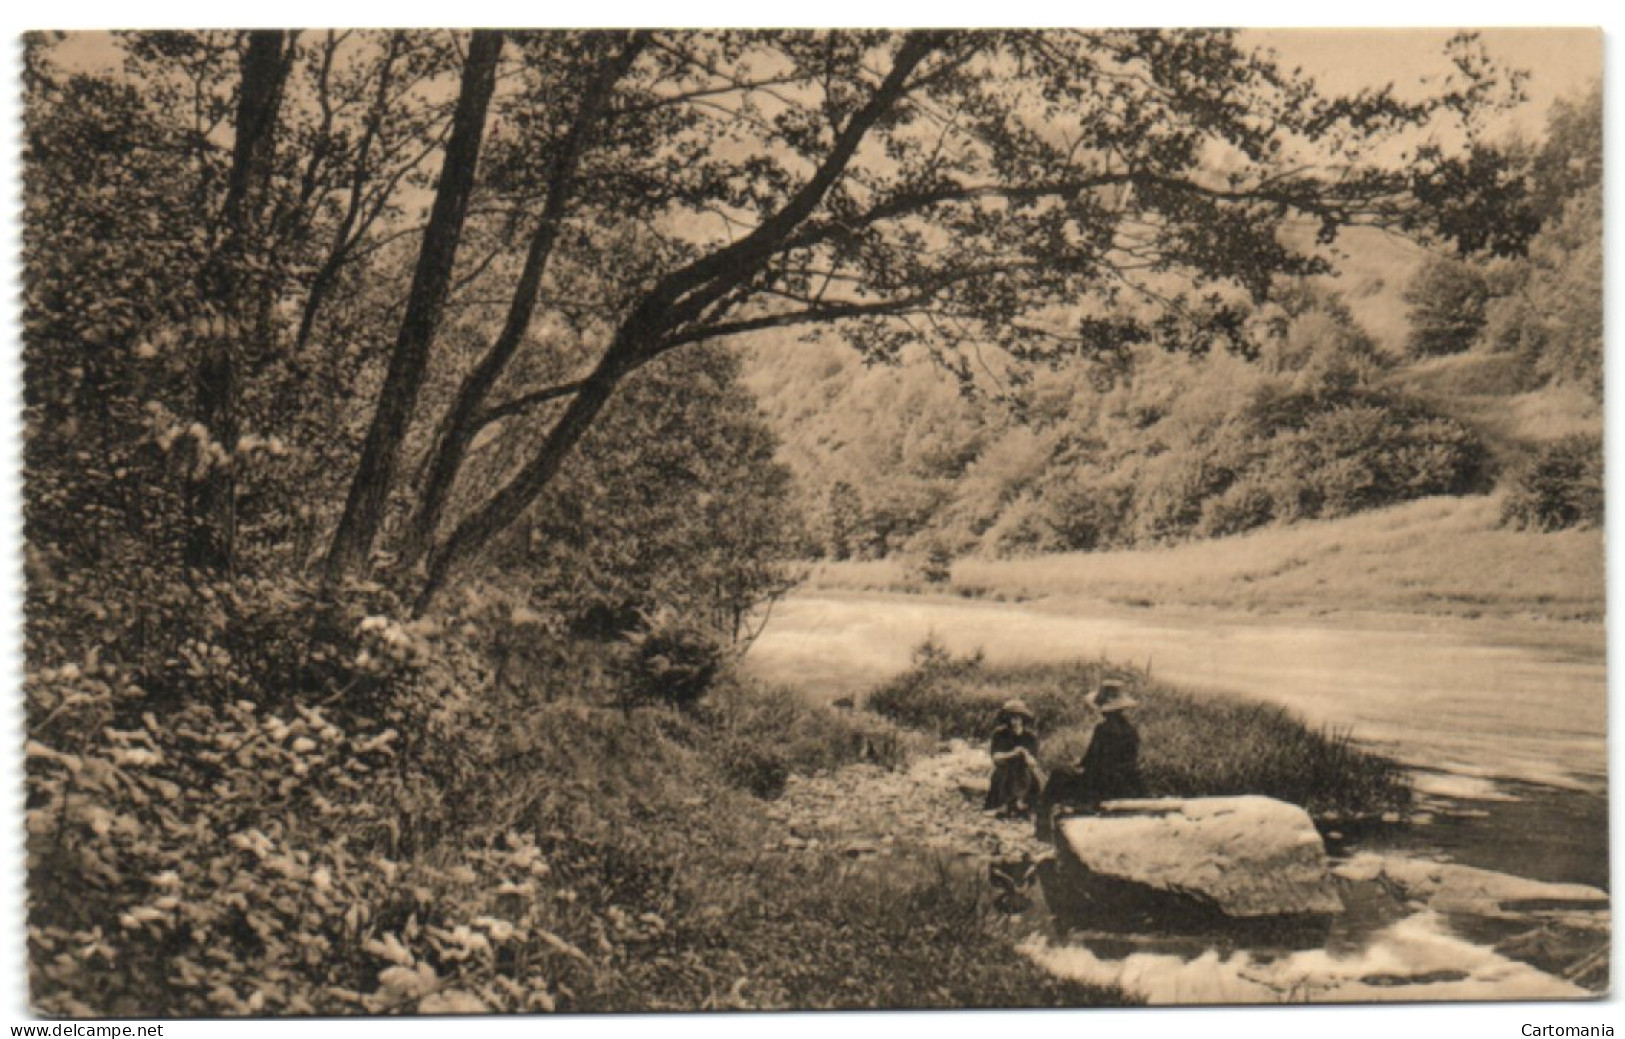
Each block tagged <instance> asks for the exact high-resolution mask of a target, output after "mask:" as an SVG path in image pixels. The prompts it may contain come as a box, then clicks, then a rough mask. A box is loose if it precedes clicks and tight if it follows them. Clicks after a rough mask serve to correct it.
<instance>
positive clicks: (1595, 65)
mask: <svg viewBox="0 0 1625 1039" xmlns="http://www.w3.org/2000/svg"><path fill="white" fill-rule="evenodd" d="M1486 13H1488V12H1486ZM1456 32H1457V30H1455V29H1310V30H1303V29H1297V30H1264V31H1260V30H1251V31H1248V32H1246V33H1244V36H1243V38H1244V39H1246V40H1247V41H1249V42H1253V43H1257V44H1259V45H1262V46H1267V47H1271V48H1273V49H1274V50H1275V51H1277V52H1278V53H1279V54H1280V56H1281V59H1282V63H1283V64H1284V65H1286V66H1287V67H1292V66H1294V65H1301V66H1302V67H1303V70H1304V71H1305V72H1307V73H1309V74H1310V75H1311V76H1313V77H1314V78H1315V80H1316V81H1317V82H1319V83H1320V84H1321V85H1322V86H1323V87H1325V88H1327V89H1330V90H1337V91H1348V90H1355V89H1358V88H1360V87H1362V86H1379V85H1382V84H1384V83H1387V82H1392V83H1393V84H1394V86H1395V88H1396V90H1398V91H1400V92H1401V93H1403V92H1405V90H1406V88H1407V87H1416V86H1418V85H1419V82H1420V77H1422V76H1434V77H1437V76H1440V75H1443V74H1446V73H1449V72H1450V71H1452V69H1451V66H1450V64H1449V62H1448V61H1447V60H1446V59H1445V57H1444V46H1445V43H1446V41H1448V40H1449V39H1450V37H1451V36H1453V35H1454V34H1455V33H1456ZM1479 35H1480V39H1481V40H1482V42H1483V44H1484V49H1485V50H1486V51H1487V52H1488V53H1489V54H1490V55H1491V57H1493V58H1496V59H1497V60H1499V61H1502V62H1504V63H1505V64H1506V65H1508V66H1510V67H1512V68H1516V69H1521V70H1524V71H1527V72H1528V73H1529V79H1528V81H1527V82H1526V83H1525V84H1524V93H1526V94H1527V95H1528V100H1527V101H1526V102H1524V103H1523V104H1522V105H1520V106H1518V108H1517V109H1516V110H1514V111H1512V112H1510V113H1507V114H1506V115H1504V116H1502V117H1500V118H1499V119H1498V120H1496V122H1495V124H1493V125H1495V126H1496V128H1497V129H1502V130H1509V129H1516V130H1518V131H1519V132H1521V133H1522V134H1523V136H1525V137H1529V138H1534V137H1538V136H1539V134H1540V133H1541V132H1542V130H1543V129H1544V127H1545V125H1546V112H1547V111H1548V110H1549V109H1550V108H1551V106H1552V102H1554V101H1556V100H1557V99H1558V98H1560V97H1567V96H1572V95H1574V94H1576V93H1580V92H1582V91H1584V90H1586V89H1587V88H1588V87H1589V85H1590V83H1591V82H1592V81H1593V80H1594V79H1596V78H1598V77H1599V76H1601V75H1602V57H1603V36H1602V32H1601V31H1600V30H1598V29H1595V28H1589V29H1575V28H1567V29H1563V28H1551V29H1527V28H1526V29H1483V30H1479Z"/></svg>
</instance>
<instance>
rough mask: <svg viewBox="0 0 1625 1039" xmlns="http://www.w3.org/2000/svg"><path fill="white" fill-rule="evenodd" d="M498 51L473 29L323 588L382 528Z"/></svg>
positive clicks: (442, 295)
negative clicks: (402, 308) (401, 311)
mask: <svg viewBox="0 0 1625 1039" xmlns="http://www.w3.org/2000/svg"><path fill="white" fill-rule="evenodd" d="M501 51H502V33H501V32H500V31H497V30H483V29H482V30H475V32H474V35H473V39H472V40H471V41H470V43H469V48H468V60H467V61H466V62H465V63H464V65H463V77H462V86H461V89H460V92H459V94H458V97H457V109H456V112H455V113H454V114H453V116H452V130H451V138H450V140H449V141H447V143H446V159H445V163H444V165H443V166H442V167H441V171H440V186H439V188H438V189H437V190H436V191H435V198H434V207H433V208H432V209H431V210H430V213H429V225H428V227H427V228H426V229H425V230H424V233H423V247H422V249H421V251H420V252H419V253H418V264H417V270H416V271H415V272H414V274H413V276H412V291H411V294H410V295H409V296H408V297H407V303H406V314H405V316H404V317H403V318H402V319H401V328H400V333H399V335H398V336H397V337H396V340H395V349H394V352H393V353H391V354H390V358H389V371H388V373H387V374H386V375H385V376H384V385H383V389H382V390H380V391H379V394H378V410H377V411H376V412H375V413H374V414H373V418H372V425H371V427H370V428H368V430H367V439H366V441H365V443H364V444H363V445H362V448H361V461H360V463H359V465H358V466H357V467H356V472H355V476H354V478H353V479H352V480H351V482H350V493H349V496H348V497H347V498H346V500H345V503H344V515H343V517H342V518H341V519H340V520H339V526H338V530H337V531H336V532H335V533H334V535H333V543H332V545H331V547H330V548H329V549H328V553H327V560H326V563H325V566H324V576H325V577H326V579H327V580H328V581H336V580H339V579H340V578H342V577H343V576H344V575H346V574H350V573H357V572H360V571H362V570H363V569H364V568H365V567H366V563H367V557H368V554H369V553H370V552H371V551H372V544H373V541H374V539H376V538H377V536H378V528H379V527H380V526H381V525H382V522H383V516H384V504H385V502H386V501H387V500H388V497H389V490H390V484H391V483H393V481H394V478H395V467H396V464H397V463H398V461H399V458H400V450H401V442H402V440H403V439H404V438H405V436H406V427H407V425H408V423H410V422H411V419H412V411H413V408H414V406H415V405H416V403H417V396H418V391H419V389H421V388H422V385H423V377H424V373H425V371H426V370H427V368H428V364H429V348H430V347H431V345H432V344H433V342H434V336H435V332H436V330H437V329H438V327H439V324H440V317H441V314H442V312H443V311H444V310H445V304H446V297H447V295H448V293H449V292H450V288H451V273H452V266H453V263H454V262H455V261H456V258H457V246H458V243H459V242H460V241H461V239H462V233H463V221H464V218H465V217H466V215H467V212H468V199H469V196H470V195H471V194H472V192H473V188H474V170H475V166H476V165H477V164H478V163H479V155H480V142H481V139H482V138H483V136H484V132H485V113H486V109H487V108H488V107H489V105H490V102H491V93H492V91H493V89H494V88H495V85H496V67H497V58H498V56H499V55H500V54H501Z"/></svg>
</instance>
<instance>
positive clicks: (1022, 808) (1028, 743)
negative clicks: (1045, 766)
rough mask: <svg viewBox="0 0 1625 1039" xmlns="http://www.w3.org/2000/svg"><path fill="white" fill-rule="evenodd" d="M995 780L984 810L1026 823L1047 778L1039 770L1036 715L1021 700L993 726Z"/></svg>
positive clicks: (1010, 703) (1006, 708) (1011, 703)
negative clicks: (1025, 820) (1023, 820)
mask: <svg viewBox="0 0 1625 1039" xmlns="http://www.w3.org/2000/svg"><path fill="white" fill-rule="evenodd" d="M989 749H990V750H991V751H992V754H993V779H992V781H991V782H990V783H989V784H988V788H987V802H986V804H984V805H983V807H984V808H985V809H986V810H988V811H990V812H998V813H999V814H1000V815H1002V816H1006V817H1010V818H1018V819H1024V818H1026V817H1027V815H1028V814H1029V813H1030V812H1031V811H1032V809H1033V805H1035V804H1036V803H1037V802H1038V795H1039V793H1040V792H1041V791H1042V789H1043V783H1044V780H1043V775H1042V773H1040V772H1039V769H1038V733H1037V731H1036V730H1035V728H1034V725H1033V712H1032V711H1031V710H1030V709H1029V708H1028V707H1027V705H1026V704H1025V703H1023V702H1022V701H1021V700H1010V701H1008V702H1006V703H1005V705H1004V706H1003V707H1002V708H1000V709H999V714H998V717H997V718H996V719H994V722H993V743H992V746H991V747H990V748H989Z"/></svg>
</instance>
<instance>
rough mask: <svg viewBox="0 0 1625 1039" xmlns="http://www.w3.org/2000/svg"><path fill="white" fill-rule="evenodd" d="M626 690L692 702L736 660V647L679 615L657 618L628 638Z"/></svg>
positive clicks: (640, 697)
mask: <svg viewBox="0 0 1625 1039" xmlns="http://www.w3.org/2000/svg"><path fill="white" fill-rule="evenodd" d="M628 641H629V642H630V643H631V646H632V652H631V654H630V657H629V659H628V660H627V663H626V692H627V695H629V696H630V697H631V698H632V699H633V700H636V701H640V702H646V703H669V704H675V705H677V706H680V707H683V706H691V705H693V704H696V703H698V702H699V701H700V698H701V697H703V696H704V695H705V694H706V692H707V691H709V690H710V688H711V685H712V683H713V682H715V681H716V679H717V676H718V675H720V674H721V673H722V671H723V669H724V668H725V667H726V666H727V665H728V664H729V662H730V661H731V660H732V659H733V655H734V652H735V650H734V647H733V645H732V644H731V642H730V641H729V640H727V639H726V638H725V637H724V636H723V635H721V634H720V633H718V632H717V631H715V630H714V629H712V628H711V627H710V626H708V625H706V624H702V623H698V622H696V621H693V620H690V619H688V618H686V617H682V616H679V615H677V614H676V613H670V612H668V613H663V614H661V615H660V616H658V617H656V618H655V619H654V620H653V621H652V622H651V624H650V626H649V629H648V630H647V631H642V632H636V633H634V634H632V635H630V636H628Z"/></svg>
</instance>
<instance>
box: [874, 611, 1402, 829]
mask: <svg viewBox="0 0 1625 1039" xmlns="http://www.w3.org/2000/svg"><path fill="white" fill-rule="evenodd" d="M1105 674H1109V675H1110V676H1112V677H1116V678H1122V679H1126V680H1127V681H1128V682H1129V683H1130V685H1131V687H1132V688H1133V690H1134V696H1135V698H1136V699H1138V700H1140V702H1141V706H1140V707H1139V708H1138V709H1136V711H1135V713H1134V715H1133V718H1134V722H1135V726H1136V728H1138V729H1139V731H1140V737H1141V757H1140V768H1141V773H1142V775H1143V777H1144V779H1145V782H1146V786H1147V792H1148V793H1150V794H1152V795H1155V796H1173V797H1216V796H1227V795H1238V794H1263V795H1266V796H1269V797H1274V798H1278V799H1280V800H1283V801H1289V802H1291V803H1293V804H1297V805H1302V806H1303V807H1304V808H1305V809H1306V810H1308V811H1309V813H1310V814H1311V815H1314V816H1316V817H1322V818H1359V817H1369V816H1375V815H1381V814H1383V813H1385V812H1404V811H1406V810H1408V808H1409V806H1410V801H1411V789H1410V783H1409V780H1408V778H1407V777H1406V774H1405V772H1404V770H1403V769H1401V768H1400V767H1399V766H1398V765H1397V764H1395V763H1394V762H1392V761H1390V760H1388V759H1387V758H1383V757H1380V756H1378V755H1376V754H1372V753H1370V752H1368V751H1365V750H1363V749H1361V748H1360V747H1359V745H1358V744H1357V743H1355V741H1354V740H1353V738H1352V734H1350V733H1347V732H1331V731H1322V730H1315V729H1312V728H1310V727H1309V726H1307V725H1305V724H1304V723H1303V721H1301V720H1300V719H1299V718H1298V717H1297V716H1295V715H1294V714H1293V713H1292V712H1291V711H1289V710H1287V709H1286V708H1284V707H1279V706H1276V705H1274V704H1267V703H1260V702H1256V701H1249V700H1244V699H1239V698H1235V697H1230V696H1226V695H1222V694H1205V695H1203V694H1196V693H1191V692H1186V691H1182V690H1178V689H1175V688H1171V687H1169V686H1166V685H1162V684H1159V683H1154V682H1151V681H1150V680H1149V679H1147V677H1146V676H1145V675H1144V674H1143V673H1141V672H1138V671H1136V670H1135V669H1133V668H1125V667H1114V666H1111V665H1107V664H1103V663H1091V662H1074V663H1067V664H1035V665H1023V666H1017V667H990V666H987V665H986V664H984V663H983V662H982V661H981V660H980V659H978V658H975V657H954V656H952V655H950V654H948V653H946V652H945V651H943V650H942V649H941V648H940V647H937V646H934V645H931V644H929V643H928V644H926V645H925V646H922V647H921V649H920V650H919V651H917V652H916V658H915V666H914V667H913V668H911V669H910V670H908V671H906V672H904V673H903V674H901V675H899V676H897V677H896V678H894V679H892V680H891V681H890V682H887V683H886V684H884V685H882V686H880V687H879V688H877V689H876V690H875V691H874V692H873V693H871V694H870V696H869V699H868V705H869V707H870V709H871V710H873V711H875V712H876V713H878V714H881V715H883V716H885V717H888V718H891V719H893V720H894V721H896V722H898V723H899V724H903V725H908V726H912V727H915V728H920V729H923V730H925V731H927V732H931V733H934V734H936V735H937V736H939V737H959V738H963V739H971V740H980V739H986V738H987V737H988V735H989V732H990V730H991V728H992V723H993V718H994V715H995V714H996V713H997V711H998V708H999V705H1000V704H1002V703H1003V702H1004V701H1005V700H1007V699H1009V698H1011V697H1021V698H1022V699H1024V700H1026V701H1027V704H1028V705H1029V706H1030V707H1031V708H1032V709H1033V711H1034V713H1035V714H1036V715H1037V716H1038V724H1039V731H1040V749H1041V753H1040V759H1041V761H1042V762H1043V764H1044V765H1045V766H1046V767H1049V768H1054V767H1055V766H1057V765H1061V764H1074V763H1076V761H1077V760H1078V758H1079V757H1080V756H1081V755H1082V753H1083V751H1084V749H1085V748H1086V747H1087V746H1088V742H1089V734H1090V732H1091V731H1092V729H1093V727H1094V724H1095V723H1096V722H1097V721H1098V720H1099V717H1100V716H1099V714H1098V712H1096V711H1095V710H1094V709H1093V708H1092V707H1091V706H1089V704H1088V703H1087V702H1086V701H1085V696H1086V694H1087V692H1088V690H1090V689H1093V688H1095V687H1096V686H1097V685H1098V683H1099V679H1100V678H1101V677H1102V675H1105Z"/></svg>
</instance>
